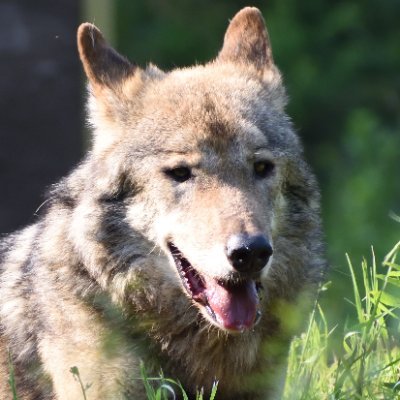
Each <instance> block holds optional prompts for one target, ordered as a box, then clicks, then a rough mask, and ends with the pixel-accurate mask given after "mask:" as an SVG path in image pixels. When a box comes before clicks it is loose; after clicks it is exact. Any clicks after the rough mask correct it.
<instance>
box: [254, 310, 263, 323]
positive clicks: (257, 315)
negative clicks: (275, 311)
mask: <svg viewBox="0 0 400 400" xmlns="http://www.w3.org/2000/svg"><path fill="white" fill-rule="evenodd" d="M261 316H262V313H261V311H260V310H257V312H256V319H255V320H254V326H256V325H258V324H259V323H260V320H261Z"/></svg>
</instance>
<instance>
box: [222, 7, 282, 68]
mask: <svg viewBox="0 0 400 400" xmlns="http://www.w3.org/2000/svg"><path fill="white" fill-rule="evenodd" d="M217 61H222V62H232V63H237V64H242V65H248V66H252V67H253V68H255V69H256V70H257V71H258V72H260V73H263V72H264V71H266V70H269V69H273V67H274V62H273V58H272V50H271V44H270V41H269V37H268V32H267V29H266V28H265V23H264V19H263V17H262V15H261V12H260V10H259V9H258V8H255V7H246V8H243V9H242V10H240V11H239V12H238V13H237V14H236V15H235V16H234V17H233V19H232V21H231V22H230V24H229V26H228V29H227V31H226V33H225V38H224V45H223V47H222V49H221V51H220V53H219V54H218V57H217Z"/></svg>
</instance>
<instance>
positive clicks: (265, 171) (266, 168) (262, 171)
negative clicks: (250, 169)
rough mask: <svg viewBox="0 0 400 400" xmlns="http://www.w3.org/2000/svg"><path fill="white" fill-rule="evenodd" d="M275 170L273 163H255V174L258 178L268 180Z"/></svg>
mask: <svg viewBox="0 0 400 400" xmlns="http://www.w3.org/2000/svg"><path fill="white" fill-rule="evenodd" d="M274 169H275V165H274V163H273V162H272V161H256V162H255V163H254V173H255V175H256V177H257V178H266V177H267V176H270V175H271V174H272V172H273V171H274Z"/></svg>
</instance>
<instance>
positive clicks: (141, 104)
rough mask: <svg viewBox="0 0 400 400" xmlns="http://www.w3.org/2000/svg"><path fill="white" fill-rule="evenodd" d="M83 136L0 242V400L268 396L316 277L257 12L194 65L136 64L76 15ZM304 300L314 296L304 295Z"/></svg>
mask: <svg viewBox="0 0 400 400" xmlns="http://www.w3.org/2000/svg"><path fill="white" fill-rule="evenodd" d="M78 48H79V54H80V58H81V60H82V63H83V67H84V70H85V72H86V75H87V77H88V80H89V100H88V114H89V121H90V124H91V126H92V128H93V145H92V148H91V150H90V151H89V153H88V154H87V156H86V157H85V159H84V160H83V161H82V163H81V164H80V165H79V166H78V167H77V168H76V169H75V170H73V171H72V173H71V174H70V175H69V176H67V177H66V178H65V179H63V180H62V181H61V182H59V183H58V184H56V185H54V187H53V188H52V189H51V191H50V193H49V195H48V202H47V210H46V211H45V212H44V213H43V215H42V216H41V217H40V218H39V219H38V221H37V222H36V223H35V224H33V225H32V226H29V227H27V228H25V229H23V230H21V231H19V232H16V233H15V234H12V235H9V236H7V237H5V238H4V239H3V240H2V241H1V242H0V243H1V244H0V265H1V266H0V329H1V330H0V397H1V398H2V399H3V398H10V396H11V395H10V393H11V391H10V389H9V385H8V383H7V380H8V378H9V372H10V365H12V368H13V370H14V374H15V380H16V387H17V391H18V394H19V396H20V398H21V399H24V400H28V399H35V400H45V399H57V400H67V399H71V400H76V399H79V398H82V393H81V388H80V385H79V384H78V383H77V382H76V380H75V378H74V376H73V375H72V374H71V373H70V368H71V367H74V366H76V367H77V368H78V370H79V373H80V377H81V380H82V382H83V383H84V384H90V388H89V389H88V390H87V392H86V396H87V398H88V399H93V400H98V399H112V400H114V399H142V398H145V396H144V391H143V383H142V382H141V380H140V379H138V378H139V377H140V363H141V362H143V365H144V366H145V368H146V370H147V373H148V374H149V375H150V376H157V375H158V374H159V372H160V370H162V371H163V373H164V375H165V376H167V377H171V378H174V379H176V380H179V381H180V382H181V383H182V385H183V386H184V387H185V389H186V391H187V392H188V394H189V395H190V396H192V397H193V396H194V395H195V393H196V390H200V389H201V388H203V390H204V392H205V394H206V393H208V392H209V391H210V388H211V386H212V384H213V382H214V381H216V380H217V381H218V382H219V386H218V392H217V398H218V399H221V400H223V399H257V398H268V396H270V397H272V396H274V395H275V394H274V393H276V392H274V390H273V387H274V385H276V384H277V383H278V386H279V377H280V374H281V369H280V366H281V365H282V361H283V359H284V356H285V354H286V352H287V345H288V343H289V340H290V336H291V334H292V333H293V329H294V326H295V325H296V320H298V319H299V315H300V319H303V318H305V316H306V314H304V313H299V312H300V311H299V310H300V309H301V308H302V307H301V305H302V304H303V301H302V299H304V298H310V297H311V298H312V294H315V291H316V287H317V285H318V283H319V282H321V280H322V278H323V273H324V270H325V263H324V261H323V255H322V246H321V226H320V216H319V194H318V189H317V186H316V182H315V179H314V175H313V174H312V173H311V172H310V169H309V167H308V166H307V164H306V163H305V161H304V159H303V151H302V146H301V144H300V142H299V138H298V136H297V135H296V134H295V132H294V130H293V127H292V124H291V122H290V120H289V118H288V117H287V115H286V114H285V111H284V107H285V103H286V96H285V92H284V89H283V86H282V82H281V76H280V73H279V71H278V69H277V68H276V67H275V65H274V62H273V58H272V53H271V46H270V42H269V38H268V34H267V31H266V29H265V26H264V21H263V18H262V16H261V14H260V12H259V11H258V10H257V9H255V8H245V9H243V10H241V11H240V12H239V13H238V14H237V15H236V16H235V17H234V18H233V20H232V21H231V22H230V24H229V27H228V29H227V32H226V35H225V39H224V44H223V47H222V49H221V51H220V53H219V54H218V56H217V57H216V59H215V60H213V61H211V62H209V63H207V64H206V65H196V66H194V67H191V68H184V69H176V70H173V71H171V72H163V71H161V70H159V69H158V68H157V67H155V66H152V65H150V66H148V67H147V68H146V69H142V68H140V67H138V66H136V65H135V64H132V63H130V62H129V61H128V60H127V59H125V58H124V57H122V56H121V55H119V54H118V53H117V52H116V51H115V50H113V49H112V48H111V47H109V46H108V45H107V43H106V42H105V40H104V38H103V37H102V35H101V33H100V32H99V30H98V29H97V28H96V27H94V26H93V25H91V24H83V25H81V26H80V28H79V30H78ZM309 294H311V296H310V295H309Z"/></svg>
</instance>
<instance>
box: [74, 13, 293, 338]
mask: <svg viewBox="0 0 400 400" xmlns="http://www.w3.org/2000/svg"><path fill="white" fill-rule="evenodd" d="M79 48H80V54H81V58H82V61H83V64H84V67H85V70H86V73H87V75H88V77H89V80H90V84H91V91H92V96H91V99H90V105H89V107H90V111H91V121H92V123H93V124H94V125H95V128H96V137H95V142H94V147H93V152H92V156H91V163H92V169H93V171H94V172H93V176H94V177H95V179H94V182H93V181H92V183H91V185H92V186H93V187H91V188H90V196H91V197H93V193H95V195H94V197H95V198H96V199H97V200H96V201H97V202H99V201H100V202H103V203H106V204H110V203H111V204H121V205H123V212H121V216H120V218H121V222H123V223H124V224H126V225H128V226H129V228H130V229H131V230H132V232H139V233H140V234H141V235H143V236H144V237H145V238H146V239H147V240H148V241H149V243H152V244H153V245H154V247H155V249H156V250H154V252H156V253H157V256H158V258H159V259H160V260H161V261H160V264H161V265H162V268H163V269H164V270H165V271H166V272H165V274H166V275H168V276H169V279H170V284H171V285H177V286H179V287H180V290H181V292H182V294H183V295H184V296H186V297H187V298H188V301H189V302H193V304H195V305H196V307H198V309H199V310H200V312H201V313H202V314H203V315H204V316H205V317H206V318H207V319H208V320H209V321H211V323H212V324H214V325H216V326H218V327H219V328H221V329H223V330H225V331H229V332H237V331H243V330H248V329H251V328H253V326H254V325H255V324H256V323H257V320H258V317H259V310H258V308H259V290H262V281H263V279H264V278H265V276H266V275H267V274H268V270H269V268H270V266H271V264H272V259H273V257H274V242H275V237H276V235H278V234H279V223H280V222H279V221H280V218H281V214H282V213H284V209H285V199H284V196H283V195H282V190H281V189H282V186H283V185H284V182H285V179H286V175H287V173H288V172H287V162H288V158H290V155H291V153H293V154H294V153H296V152H299V150H296V149H299V144H298V140H297V139H296V137H295V135H294V134H293V133H292V130H291V126H290V122H289V121H288V119H287V118H286V117H285V115H284V111H283V106H284V102H285V99H284V93H283V89H282V87H281V85H280V76H279V72H278V71H277V69H276V68H275V66H274V64H273V61H272V56H271V50H270V46H269V41H268V36H267V33H266V31H265V28H264V23H263V20H262V17H261V16H260V14H259V13H258V11H255V10H254V9H246V11H245V12H241V13H239V14H238V15H237V16H236V17H235V18H234V20H232V22H231V24H230V26H229V28H228V31H227V33H226V36H225V41H224V46H223V48H222V50H221V52H220V54H219V56H218V58H217V59H216V60H215V61H214V62H212V63H209V64H207V65H205V66H197V67H193V68H188V69H183V70H175V71H172V72H170V73H163V72H162V71H160V70H158V69H157V68H155V67H153V66H150V67H149V68H147V70H140V69H139V68H137V67H135V66H133V65H132V64H130V63H129V62H128V61H127V60H125V59H124V58H122V57H121V56H119V55H118V54H117V53H116V52H115V51H114V50H112V49H111V48H109V47H108V46H107V45H106V44H105V42H104V39H103V38H102V36H101V34H100V33H99V31H97V30H96V28H94V27H93V26H92V25H89V24H87V25H83V27H81V29H80V32H79ZM99 199H100V200H99ZM88 201H90V200H88ZM118 210H121V208H118ZM88 218H90V216H88ZM125 240H127V238H125ZM168 271H169V272H168ZM171 272H172V273H171Z"/></svg>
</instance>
